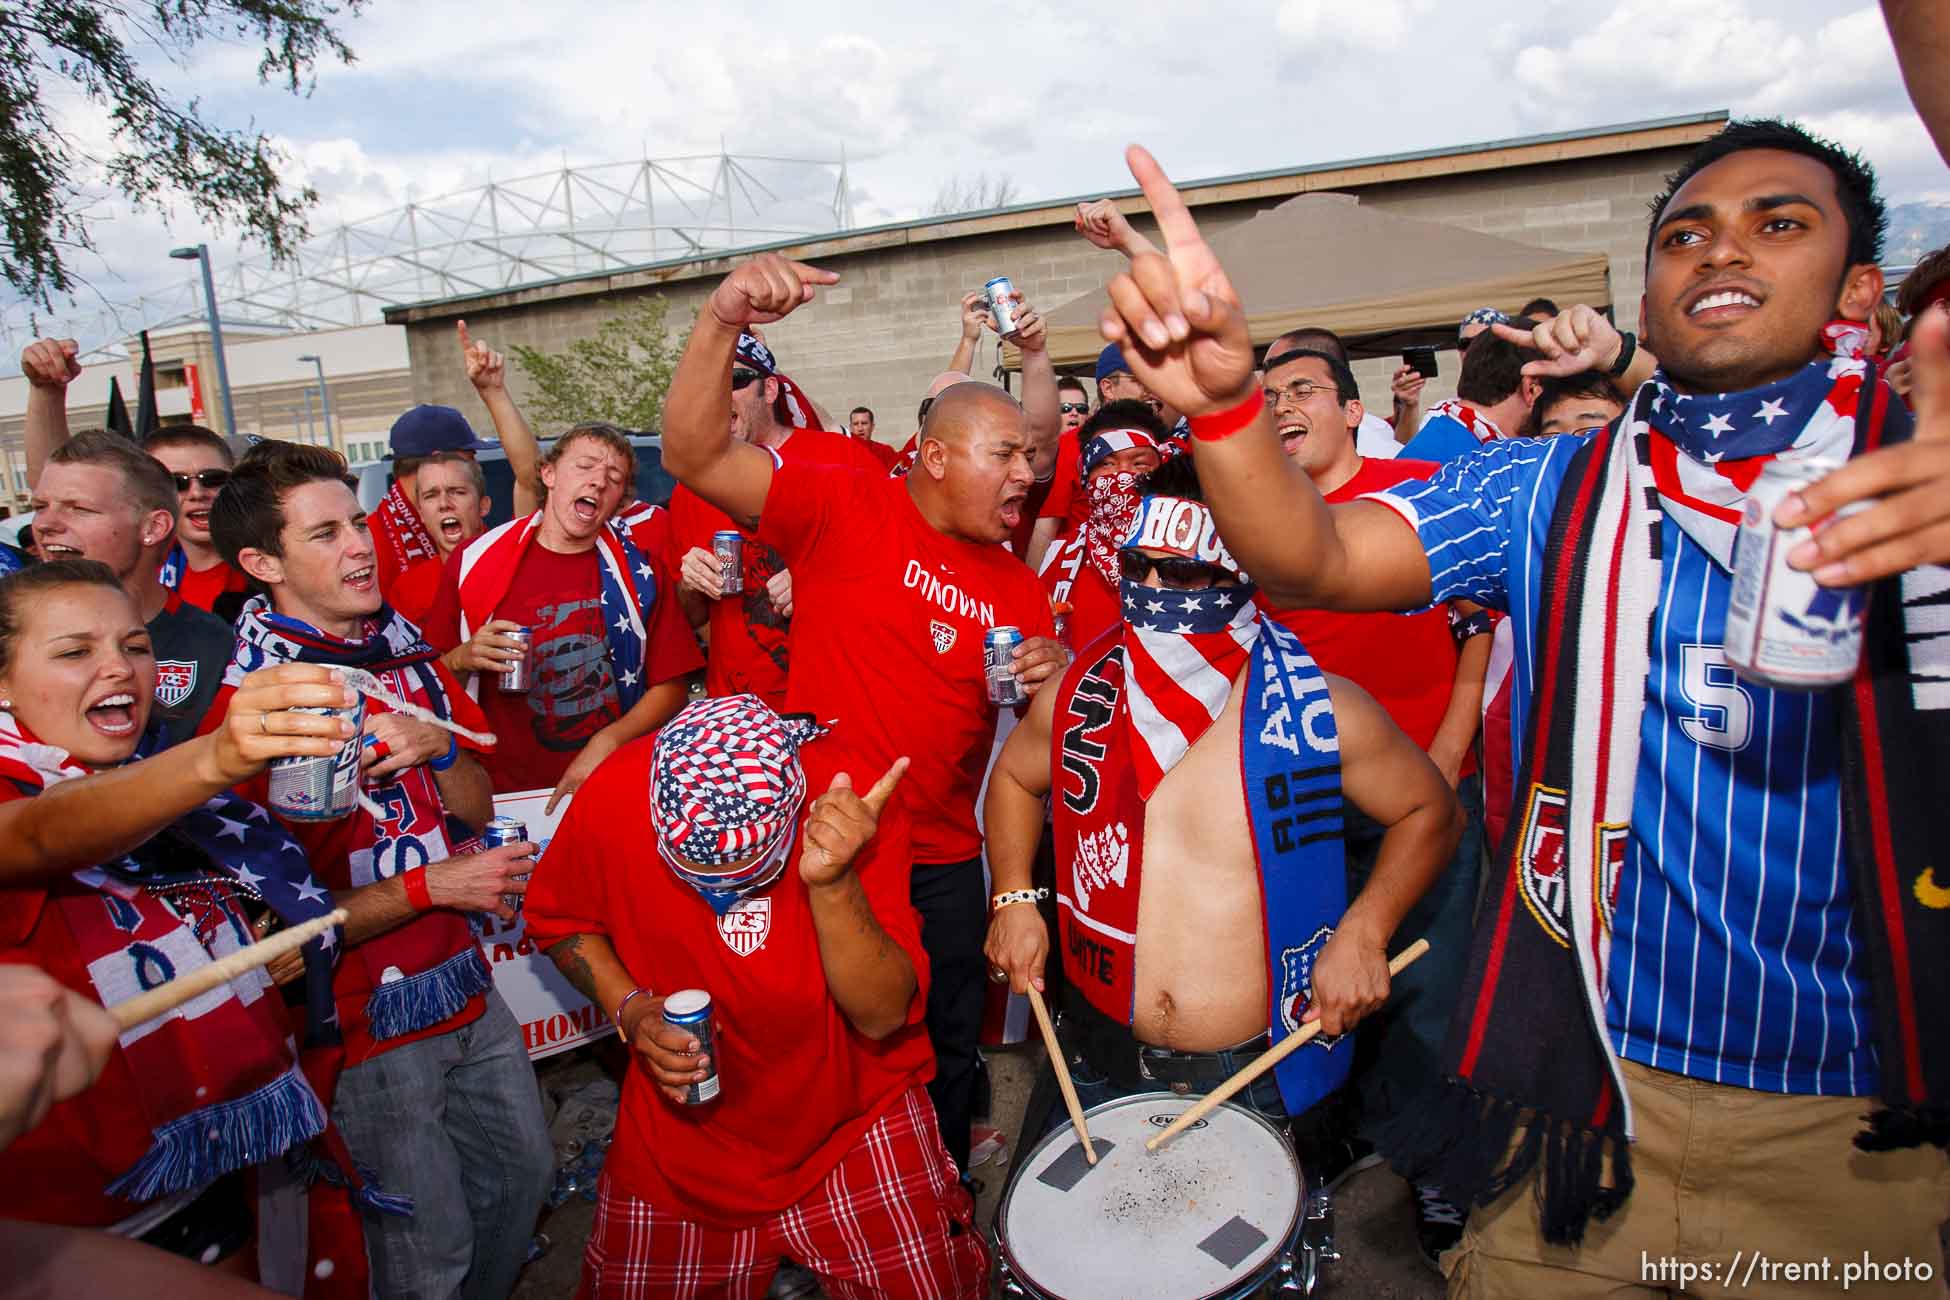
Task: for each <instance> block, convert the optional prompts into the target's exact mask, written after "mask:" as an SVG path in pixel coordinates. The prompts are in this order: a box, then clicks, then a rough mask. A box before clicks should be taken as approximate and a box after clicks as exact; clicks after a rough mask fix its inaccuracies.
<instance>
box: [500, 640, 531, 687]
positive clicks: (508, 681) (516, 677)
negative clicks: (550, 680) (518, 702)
mask: <svg viewBox="0 0 1950 1300" xmlns="http://www.w3.org/2000/svg"><path fill="white" fill-rule="evenodd" d="M502 635H504V636H507V637H510V638H512V639H514V640H516V641H519V642H521V658H519V659H517V660H515V661H514V662H513V663H511V664H509V665H508V666H507V667H506V668H503V669H502V670H501V677H500V686H501V689H502V690H503V691H504V692H506V693H507V694H509V695H526V694H528V688H529V687H531V686H533V685H534V684H535V630H534V629H533V628H527V627H518V628H515V629H514V630H513V631H511V632H505V633H503V634H502Z"/></svg>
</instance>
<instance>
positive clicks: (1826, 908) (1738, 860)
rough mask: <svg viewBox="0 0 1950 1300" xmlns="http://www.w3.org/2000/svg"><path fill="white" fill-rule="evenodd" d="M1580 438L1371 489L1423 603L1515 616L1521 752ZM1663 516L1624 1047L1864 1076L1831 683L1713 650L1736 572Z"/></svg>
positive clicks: (1523, 443)
mask: <svg viewBox="0 0 1950 1300" xmlns="http://www.w3.org/2000/svg"><path fill="white" fill-rule="evenodd" d="M1586 441H1587V438H1586V437H1585V436H1583V435H1564V436H1559V437H1555V438H1543V439H1521V438H1519V439H1511V440H1507V441H1499V442H1493V443H1489V444H1487V445H1485V446H1483V447H1481V448H1479V449H1477V450H1476V451H1473V452H1471V453H1470V454H1469V455H1467V456H1465V457H1463V458H1461V459H1460V460H1457V461H1454V462H1451V463H1450V464H1449V465H1447V466H1445V467H1444V468H1443V469H1442V470H1440V471H1439V472H1438V473H1437V474H1436V475H1435V476H1434V477H1433V478H1431V479H1429V480H1428V481H1426V482H1422V483H1405V484H1402V485H1400V486H1399V487H1397V488H1395V489H1392V490H1391V491H1389V492H1388V493H1384V494H1381V499H1383V500H1384V501H1386V502H1388V503H1389V504H1392V505H1394V506H1395V507H1396V508H1397V509H1398V510H1400V511H1401V512H1402V513H1403V514H1404V515H1405V516H1406V517H1407V518H1408V520H1409V521H1410V522H1411V523H1412V524H1413V525H1414V526H1415V529H1416V531H1417V533H1418V535H1419V536H1420V537H1421V540H1422V545H1423V548H1424V550H1425V551H1426V552H1427V554H1428V559H1429V571H1430V576H1431V579H1432V582H1433V587H1434V595H1433V599H1435V600H1437V601H1442V600H1451V599H1458V598H1460V599H1466V600H1473V601H1476V602H1478V603H1479V604H1484V605H1489V606H1493V607H1495V608H1497V609H1502V610H1506V611H1509V612H1510V613H1511V614H1512V615H1513V617H1512V620H1511V622H1512V631H1513V633H1514V647H1515V662H1514V664H1513V667H1512V671H1511V677H1512V684H1513V691H1512V697H1513V698H1512V710H1511V727H1512V732H1513V742H1514V744H1513V752H1514V753H1516V754H1518V755H1519V756H1521V755H1522V754H1523V752H1524V744H1525V740H1526V738H1527V735H1528V731H1529V716H1530V712H1531V697H1532V693H1533V691H1534V690H1535V687H1536V669H1537V665H1536V662H1535V654H1536V649H1537V646H1536V637H1535V626H1536V619H1537V608H1538V604H1539V601H1540V598H1541V589H1542V584H1543V582H1544V558H1545V557H1544V546H1545V541H1546V538H1547V535H1548V532H1549V528H1550V521H1551V514H1552V509H1553V507H1554V505H1555V503H1556V499H1557V494H1558V491H1559V489H1560V488H1561V487H1562V485H1563V482H1564V476H1565V472H1566V470H1567V469H1568V468H1569V467H1570V463H1571V458H1572V457H1573V456H1574V455H1575V454H1576V452H1577V450H1578V448H1579V447H1580V446H1582V445H1583V444H1584V443H1585V442H1586ZM1662 532H1663V537H1662V543H1663V545H1662V552H1663V557H1664V558H1663V560H1662V563H1661V565H1660V575H1659V583H1660V592H1659V601H1658V605H1657V610H1656V613H1655V614H1654V616H1653V628H1652V647H1651V650H1652V657H1651V670H1650V673H1649V674H1648V677H1647V681H1646V707H1645V711H1644V714H1643V718H1642V721H1641V723H1640V734H1639V739H1640V746H1639V764H1638V773H1637V779H1636V784H1635V786H1634V793H1633V805H1632V834H1631V838H1630V840H1629V842H1628V845H1627V848H1626V853H1625V859H1624V862H1623V865H1622V867H1621V869H1620V877H1619V887H1618V903H1617V912H1616V916H1615V918H1614V924H1613V937H1612V955H1611V974H1610V979H1611V985H1610V989H1609V990H1608V1003H1607V1008H1608V1013H1609V1014H1608V1017H1607V1019H1608V1021H1609V1028H1610V1032H1611V1035H1612V1042H1613V1046H1614V1047H1616V1048H1617V1050H1618V1052H1619V1054H1620V1055H1621V1056H1623V1057H1625V1058H1627V1059H1629V1060H1634V1061H1638V1062H1640V1063H1641V1064H1644V1065H1649V1066H1652V1067H1654V1068H1656V1069H1660V1070H1665V1071H1669V1072H1671V1073H1674V1074H1682V1075H1687V1076H1690V1077H1693V1078H1700V1079H1710V1080H1713V1081H1715V1082H1718V1083H1725V1084H1733V1085H1737V1086H1740V1087H1746V1088H1756V1089H1762V1090H1765V1091H1769V1092H1790V1093H1818V1094H1825V1095H1837V1096H1863V1095H1868V1094H1871V1093H1873V1092H1875V1091H1876V1086H1877V1080H1876V1056H1875V1043H1874V1033H1875V1030H1874V1024H1873V1019H1874V1018H1873V1015H1872V1012H1871V1004H1870V1001H1869V998H1870V993H1869V988H1868V983H1867V971H1866V966H1865V964H1864V962H1863V959H1862V944H1861V939H1860V936H1859V935H1858V934H1857V933H1856V929H1855V924H1854V906H1853V901H1852V896H1851V893H1850V882H1849V876H1848V869H1847V867H1846V866H1845V864H1844V862H1843V856H1842V822H1841V818H1842V796H1841V785H1840V780H1839V760H1840V754H1841V711H1840V701H1839V698H1838V696H1837V695H1836V693H1834V692H1813V693H1806V694H1804V693H1800V692H1790V691H1775V690H1770V689H1768V688H1766V687H1762V686H1757V685H1755V684H1753V683H1751V682H1748V681H1745V680H1744V679H1739V678H1736V677H1735V676H1734V674H1733V672H1732V670H1731V669H1730V668H1729V667H1728V666H1727V664H1726V658H1725V654H1724V652H1723V650H1722V642H1723V639H1724V629H1725V621H1726V609H1727V599H1728V596H1729V593H1730V591H1731V586H1732V584H1731V580H1730V579H1729V578H1728V576H1727V574H1726V572H1725V571H1724V570H1722V569H1721V568H1720V567H1719V565H1718V564H1716V563H1715V562H1714V561H1713V560H1712V559H1711V558H1710V557H1709V556H1708V555H1707V553H1706V552H1705V551H1704V550H1703V549H1702V548H1701V547H1699V546H1698V545H1697V544H1696V543H1695V542H1694V541H1693V540H1692V539H1691V538H1690V537H1688V536H1687V535H1686V534H1685V532H1684V530H1682V529H1680V528H1679V527H1678V525H1676V524H1675V523H1673V521H1672V520H1671V519H1670V518H1667V519H1665V520H1664V521H1663V523H1662ZM1519 763H1521V757H1520V758H1519Z"/></svg>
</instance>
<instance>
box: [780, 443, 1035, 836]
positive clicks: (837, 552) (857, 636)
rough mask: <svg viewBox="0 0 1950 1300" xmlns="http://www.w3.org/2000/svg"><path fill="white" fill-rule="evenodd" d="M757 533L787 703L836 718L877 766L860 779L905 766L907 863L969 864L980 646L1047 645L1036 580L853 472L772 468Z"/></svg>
mask: <svg viewBox="0 0 1950 1300" xmlns="http://www.w3.org/2000/svg"><path fill="white" fill-rule="evenodd" d="M759 535H760V536H761V537H762V538H763V539H764V540H765V541H767V542H769V543H771V544H772V545H773V546H776V547H778V549H779V552H780V554H782V555H783V556H785V559H786V563H787V564H788V565H789V566H790V567H791V569H792V574H793V582H792V603H793V619H792V665H791V673H790V680H789V684H788V687H787V690H786V702H787V704H788V705H789V706H790V707H791V708H793V709H795V710H800V711H805V712H810V713H812V714H813V715H814V716H815V717H818V718H820V719H822V720H824V719H828V718H836V719H838V720H839V723H840V726H841V727H842V728H843V729H844V731H843V733H842V734H844V735H845V737H846V739H847V743H848V745H849V747H853V748H857V749H858V750H859V751H860V752H861V753H863V754H864V755H866V756H867V757H868V758H869V759H870V760H872V763H874V764H877V765H878V766H877V767H875V769H874V774H873V776H872V777H871V778H868V779H869V780H877V779H878V778H879V775H880V773H881V772H884V771H885V770H886V769H887V766H888V764H890V763H892V762H893V761H894V760H895V759H896V758H899V757H900V756H901V755H903V754H905V755H907V756H908V757H909V758H911V759H912V760H913V764H914V765H913V767H912V768H911V769H910V770H909V772H908V774H907V777H906V779H905V780H904V781H903V782H902V784H901V795H902V797H903V799H904V800H905V801H906V803H907V811H908V815H909V816H910V817H912V818H913V822H914V860H915V861H916V862H919V863H927V864H937V863H944V862H961V861H964V860H965V859H968V858H973V857H975V856H977V855H978V854H980V853H981V851H982V837H981V834H980V832H979V831H977V830H976V828H975V794H976V791H977V790H979V789H980V788H981V784H982V770H983V768H984V767H985V766H986V765H987V763H988V756H989V747H990V744H991V742H992V741H993V740H994V736H995V717H996V706H995V705H993V704H990V703H989V698H988V686H987V683H986V680H985V679H984V677H983V675H982V634H983V633H984V632H986V631H987V630H988V629H989V628H991V627H999V626H1003V625H1008V626H1013V627H1016V628H1019V629H1021V631H1022V634H1023V636H1024V637H1037V636H1049V635H1051V634H1052V633H1053V631H1054V629H1053V627H1052V626H1051V623H1050V612H1049V600H1048V598H1047V597H1046V596H1044V594H1043V588H1042V584H1040V583H1039V582H1037V581H1036V575H1035V574H1033V573H1031V572H1030V571H1029V570H1028V568H1027V567H1026V566H1024V564H1023V563H1022V561H1021V560H1018V559H1017V558H1016V557H1015V556H1013V555H1011V554H1009V552H1007V551H1006V550H1004V549H1003V548H1002V547H1001V546H998V545H981V544H978V543H975V542H966V541H961V540H958V539H956V538H952V537H947V536H944V535H943V534H941V533H939V532H936V531H935V529H934V528H933V527H932V526H931V525H930V524H929V523H928V521H927V520H925V519H923V518H922V517H921V512H920V511H919V510H918V509H916V508H915V505H914V502H913V500H912V498H910V497H909V496H908V485H907V481H906V480H905V479H892V478H886V477H881V476H876V475H869V474H864V473H861V472H859V471H855V470H843V469H837V468H830V467H826V466H813V465H786V466H784V467H783V468H781V469H778V470H775V471H774V472H773V474H772V490H771V493H770V495H768V496H767V497H766V498H765V512H764V517H763V519H761V521H760V524H759Z"/></svg>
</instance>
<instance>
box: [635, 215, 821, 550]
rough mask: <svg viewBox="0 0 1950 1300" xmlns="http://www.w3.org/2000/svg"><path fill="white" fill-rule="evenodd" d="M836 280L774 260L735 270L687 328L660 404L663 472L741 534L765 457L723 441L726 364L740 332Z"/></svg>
mask: <svg viewBox="0 0 1950 1300" xmlns="http://www.w3.org/2000/svg"><path fill="white" fill-rule="evenodd" d="M838 282H839V277H838V276H837V275H834V274H833V273H832V272H831V271H821V270H819V269H817V268H816V267H811V266H807V265H805V264H804V263H802V262H789V261H787V260H786V259H785V258H783V257H780V256H779V255H778V254H776V253H763V254H760V255H759V256H758V257H755V258H753V259H752V260H751V261H749V262H744V263H741V264H740V265H739V266H738V268H737V269H736V270H734V271H732V273H731V274H730V275H728V276H726V277H725V278H724V279H723V280H722V281H720V282H719V284H718V287H717V288H716V289H714V290H712V292H711V297H710V299H709V300H708V301H707V302H706V303H705V305H704V310H703V311H701V312H699V313H698V315H697V323H696V324H695V325H693V326H692V327H691V339H690V342H689V343H688V344H687V345H685V348H684V356H683V358H682V359H681V360H680V361H678V363H677V374H676V376H675V377H674V378H673V379H672V380H671V385H670V395H669V396H668V397H666V398H665V399H664V447H663V452H664V468H665V469H667V470H669V471H670V472H671V474H672V475H674V476H675V477H676V479H677V481H678V482H680V483H682V484H683V485H684V486H686V487H688V488H689V489H690V490H691V491H693V492H695V493H697V494H698V495H699V496H701V497H703V498H704V499H705V500H706V501H709V502H710V503H711V504H712V505H714V506H716V507H717V508H718V509H720V510H722V511H724V512H725V513H726V514H728V515H730V516H731V517H732V518H733V519H734V520H736V521H737V522H738V523H740V524H741V525H743V526H744V527H746V528H756V527H757V526H758V516H759V512H760V511H761V510H762V509H764V507H765V494H766V493H767V492H768V491H770V490H771V487H772V457H771V455H770V453H768V452H766V451H764V450H762V449H761V448H758V447H754V446H752V445H751V444H749V443H744V442H739V441H737V440H736V439H734V438H733V437H732V436H731V363H732V360H733V359H734V358H735V357H736V356H737V355H738V335H739V333H740V332H742V331H743V329H744V328H745V326H747V325H754V324H757V325H762V324H767V323H769V322H771V321H775V320H780V319H782V318H783V317H785V316H787V315H788V314H790V313H791V312H792V311H793V310H794V309H795V308H797V307H798V306H800V305H801V304H802V303H807V302H811V301H812V296H813V287H814V286H815V285H821V284H837V283H838Z"/></svg>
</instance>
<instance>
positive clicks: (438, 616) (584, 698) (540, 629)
mask: <svg viewBox="0 0 1950 1300" xmlns="http://www.w3.org/2000/svg"><path fill="white" fill-rule="evenodd" d="M461 554H462V552H461V551H460V550H456V551H455V552H454V554H453V555H452V556H449V557H448V559H449V563H448V564H447V565H446V566H445V569H444V570H443V571H442V574H441V578H440V592H439V595H438V596H436V597H435V599H434V602H433V608H432V609H431V610H430V611H428V613H427V621H426V626H425V627H424V628H422V629H421V630H422V631H423V632H424V633H425V635H426V638H427V641H428V642H429V643H430V644H432V645H434V646H436V647H438V648H439V649H440V650H442V651H447V650H451V649H453V648H454V647H455V646H457V645H459V644H460V585H459V584H460V564H459V562H458V561H459V557H460V555H461ZM645 558H646V559H648V560H649V561H650V564H651V566H652V567H653V568H654V569H655V570H656V571H657V574H656V578H657V599H656V604H655V605H654V607H653V608H651V609H649V610H647V611H645V613H644V632H645V638H644V647H643V648H644V662H643V665H642V666H643V671H644V673H645V677H644V681H645V684H646V686H656V685H658V684H659V683H662V682H667V681H670V680H672V679H673V678H678V677H683V676H686V675H688V674H690V673H692V672H695V671H696V670H697V669H698V668H700V667H701V666H702V665H703V659H702V658H701V656H699V654H698V652H697V638H696V637H694V636H692V635H691V625H690V623H689V622H688V621H687V620H686V619H685V618H684V614H683V609H682V607H681V604H680V602H679V601H678V599H677V583H676V581H675V580H674V579H673V578H672V577H671V576H670V573H669V571H668V570H666V569H665V568H664V567H663V560H662V557H661V556H658V555H656V554H650V553H647V554H646V555H645ZM601 566H602V560H601V559H600V558H599V557H598V556H597V555H596V552H595V550H594V548H591V549H589V550H586V551H576V552H574V553H573V554H566V555H565V554H563V553H562V552H560V551H551V550H549V549H548V548H547V547H546V546H543V545H542V544H541V541H540V540H539V539H537V540H536V541H534V543H533V544H532V545H530V546H529V548H528V550H527V552H526V553H525V554H524V555H523V556H522V560H521V564H520V565H519V567H517V568H516V569H515V576H514V581H513V582H512V583H511V584H510V585H509V587H508V594H507V596H506V597H504V598H503V599H502V601H501V603H500V604H499V605H498V606H496V607H495V611H494V616H495V617H496V618H505V619H508V620H510V621H512V622H515V623H519V624H521V625H522V626H523V627H526V628H529V629H530V630H531V631H532V633H533V636H534V640H533V642H532V643H531V644H530V646H529V653H530V656H531V659H530V663H531V664H533V666H534V672H533V677H534V684H533V685H532V686H530V687H529V689H528V691H527V692H526V693H524V694H519V695H516V694H510V693H508V692H507V691H504V690H502V689H501V685H500V681H499V679H498V678H495V677H491V676H489V675H486V674H477V677H476V681H475V682H474V686H475V688H476V698H477V699H478V700H479V701H480V705H481V711H482V712H483V713H485V714H487V720H488V730H490V731H492V732H493V733H494V736H495V747H494V752H493V753H492V754H487V755H484V756H483V761H484V762H485V763H486V765H487V770H488V775H489V776H491V777H492V778H494V788H495V789H496V790H501V791H513V790H547V789H551V788H553V787H554V785H555V783H556V782H557V781H559V780H561V779H562V774H563V773H564V772H566V771H568V770H569V764H570V763H572V762H574V761H575V757H576V755H577V754H578V753H580V752H581V751H582V747H583V746H584V745H586V744H588V743H589V738H590V737H591V736H594V735H595V734H596V733H597V732H599V731H601V730H602V729H603V728H604V727H607V726H608V725H609V724H610V723H612V722H614V721H616V720H617V719H618V718H620V717H622V716H623V709H622V697H621V696H620V695H619V694H618V693H617V688H616V673H617V667H616V665H613V664H611V663H610V661H609V643H608V642H607V641H606V640H604V639H603V630H604V628H603V578H602V567H601ZM630 667H635V665H630Z"/></svg>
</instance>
